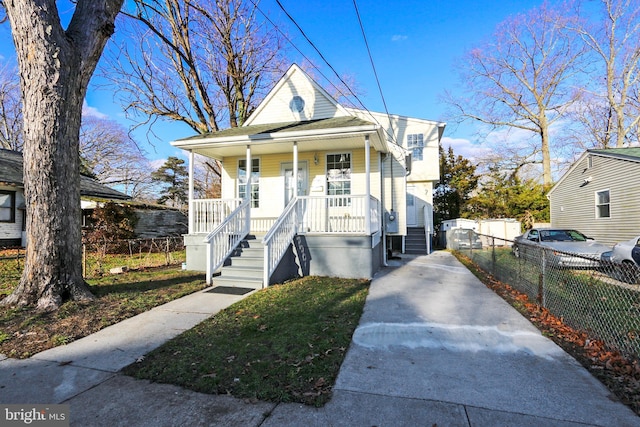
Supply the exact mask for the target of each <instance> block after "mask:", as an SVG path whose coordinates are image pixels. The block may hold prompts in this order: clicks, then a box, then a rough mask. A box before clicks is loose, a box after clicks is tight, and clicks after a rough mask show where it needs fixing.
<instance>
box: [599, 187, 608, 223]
mask: <svg viewBox="0 0 640 427" xmlns="http://www.w3.org/2000/svg"><path fill="white" fill-rule="evenodd" d="M596 218H611V198H610V194H609V190H602V191H596Z"/></svg>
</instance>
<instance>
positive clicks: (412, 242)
mask: <svg viewBox="0 0 640 427" xmlns="http://www.w3.org/2000/svg"><path fill="white" fill-rule="evenodd" d="M404 253H406V254H413V255H425V254H426V253H427V239H426V238H425V235H424V228H420V227H407V235H406V237H405V238H404Z"/></svg>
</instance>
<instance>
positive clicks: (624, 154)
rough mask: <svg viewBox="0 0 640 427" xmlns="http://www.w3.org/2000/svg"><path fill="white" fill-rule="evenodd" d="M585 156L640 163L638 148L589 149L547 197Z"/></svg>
mask: <svg viewBox="0 0 640 427" xmlns="http://www.w3.org/2000/svg"><path fill="white" fill-rule="evenodd" d="M587 156H600V157H609V158H612V159H619V160H626V161H632V162H638V163H640V147H623V148H603V149H589V150H586V151H585V152H584V153H582V155H580V157H579V158H578V160H576V161H575V162H574V163H573V164H572V165H571V167H570V168H569V170H568V171H567V172H566V173H565V174H564V175H562V177H561V178H560V179H559V180H558V182H556V183H555V184H554V186H553V187H552V188H551V190H549V192H548V193H547V196H549V195H551V193H553V192H554V191H555V189H556V188H557V187H558V186H559V185H560V184H562V182H563V181H564V180H565V179H566V178H567V177H568V176H569V175H570V174H571V173H572V172H573V171H574V170H575V169H576V168H577V167H578V165H579V164H580V163H581V162H582V160H584V159H585V158H586V157H587Z"/></svg>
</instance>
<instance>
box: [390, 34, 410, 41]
mask: <svg viewBox="0 0 640 427" xmlns="http://www.w3.org/2000/svg"><path fill="white" fill-rule="evenodd" d="M408 38H409V37H408V36H405V35H403V34H394V35H393V36H391V41H392V42H401V41H403V40H406V39H408Z"/></svg>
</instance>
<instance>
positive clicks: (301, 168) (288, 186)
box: [280, 162, 309, 206]
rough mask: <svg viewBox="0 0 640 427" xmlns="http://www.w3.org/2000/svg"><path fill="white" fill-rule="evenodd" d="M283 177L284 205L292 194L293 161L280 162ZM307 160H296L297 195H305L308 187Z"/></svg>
mask: <svg viewBox="0 0 640 427" xmlns="http://www.w3.org/2000/svg"><path fill="white" fill-rule="evenodd" d="M280 170H281V172H282V176H283V177H284V205H285V206H287V205H288V204H289V202H290V201H291V199H292V198H293V194H294V191H295V190H294V188H295V187H294V183H293V163H291V162H288V163H282V165H281V166H280ZM308 181H309V179H308V172H307V162H298V193H297V194H298V196H306V195H307V188H308V185H309V184H308Z"/></svg>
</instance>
